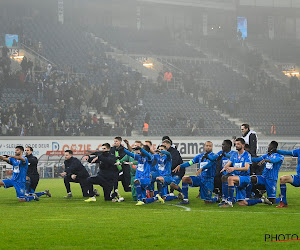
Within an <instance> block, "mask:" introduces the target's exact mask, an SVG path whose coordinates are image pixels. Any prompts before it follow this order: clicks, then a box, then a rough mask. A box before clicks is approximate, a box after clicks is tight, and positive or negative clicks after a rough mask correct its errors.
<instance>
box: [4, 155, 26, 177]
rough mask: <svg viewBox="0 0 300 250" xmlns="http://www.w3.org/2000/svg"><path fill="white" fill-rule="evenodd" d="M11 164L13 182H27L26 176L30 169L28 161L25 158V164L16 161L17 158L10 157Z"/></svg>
mask: <svg viewBox="0 0 300 250" xmlns="http://www.w3.org/2000/svg"><path fill="white" fill-rule="evenodd" d="M8 159H9V163H10V164H11V165H12V166H13V175H12V178H11V179H12V180H14V181H16V182H26V175H27V169H28V159H27V158H26V157H24V159H25V162H23V161H21V160H16V159H15V158H12V157H9V158H8Z"/></svg>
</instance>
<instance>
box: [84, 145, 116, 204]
mask: <svg viewBox="0 0 300 250" xmlns="http://www.w3.org/2000/svg"><path fill="white" fill-rule="evenodd" d="M83 160H87V161H88V162H97V163H99V164H100V165H99V172H98V173H97V175H96V176H92V177H89V178H88V182H89V183H90V184H91V185H92V184H97V185H100V186H101V187H102V188H103V193H104V200H105V201H110V200H112V198H113V197H112V195H111V194H112V190H113V187H114V182H115V176H116V173H119V170H118V168H117V166H116V165H115V162H116V157H115V156H114V155H113V154H112V153H111V148H110V144H109V143H104V144H102V151H101V152H96V156H95V157H92V156H85V157H84V158H83ZM85 201H86V202H90V201H96V197H95V196H94V195H92V194H91V195H90V198H89V199H87V200H85Z"/></svg>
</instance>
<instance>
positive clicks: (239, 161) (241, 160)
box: [230, 151, 252, 176]
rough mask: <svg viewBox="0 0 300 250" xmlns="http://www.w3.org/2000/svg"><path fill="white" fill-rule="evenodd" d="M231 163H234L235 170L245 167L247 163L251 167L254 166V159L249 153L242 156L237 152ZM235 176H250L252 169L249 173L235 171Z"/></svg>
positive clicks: (232, 156) (245, 152)
mask: <svg viewBox="0 0 300 250" xmlns="http://www.w3.org/2000/svg"><path fill="white" fill-rule="evenodd" d="M230 161H231V162H232V166H233V167H235V168H243V167H245V164H246V163H249V164H250V165H251V164H252V159H251V155H250V154H249V153H248V152H247V151H244V153H242V154H241V155H239V153H238V152H237V151H235V152H234V153H233V154H232V155H231V158H230ZM233 173H234V174H235V175H240V176H250V167H249V169H248V171H238V170H235V171H233Z"/></svg>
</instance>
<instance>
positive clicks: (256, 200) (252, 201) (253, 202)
mask: <svg viewBox="0 0 300 250" xmlns="http://www.w3.org/2000/svg"><path fill="white" fill-rule="evenodd" d="M247 202H248V206H253V205H256V204H258V203H262V200H261V199H253V200H247Z"/></svg>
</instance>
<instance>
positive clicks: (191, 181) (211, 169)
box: [173, 141, 216, 205]
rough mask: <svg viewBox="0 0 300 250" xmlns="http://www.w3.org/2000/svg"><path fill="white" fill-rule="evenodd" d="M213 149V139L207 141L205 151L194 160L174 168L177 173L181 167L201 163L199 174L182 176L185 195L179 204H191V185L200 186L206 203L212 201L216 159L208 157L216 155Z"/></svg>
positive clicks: (202, 197)
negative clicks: (189, 195)
mask: <svg viewBox="0 0 300 250" xmlns="http://www.w3.org/2000/svg"><path fill="white" fill-rule="evenodd" d="M212 149H213V143H212V142H211V141H207V142H205V146H204V150H205V153H203V154H199V155H197V156H196V157H195V158H194V159H193V160H191V161H188V162H185V163H182V164H181V165H179V166H177V167H176V168H175V169H174V170H173V171H174V172H175V173H176V172H178V171H179V170H180V168H186V167H189V166H192V165H193V164H196V163H199V170H198V171H197V176H189V177H183V178H182V193H183V196H184V197H183V201H182V202H180V203H178V204H180V205H187V204H189V198H188V188H189V185H190V186H192V187H200V194H201V199H202V200H204V202H205V203H212V192H213V189H214V177H215V172H216V161H211V160H210V159H208V156H209V155H210V156H213V155H214V153H213V152H212ZM176 188H177V187H176ZM177 190H178V189H177Z"/></svg>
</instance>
